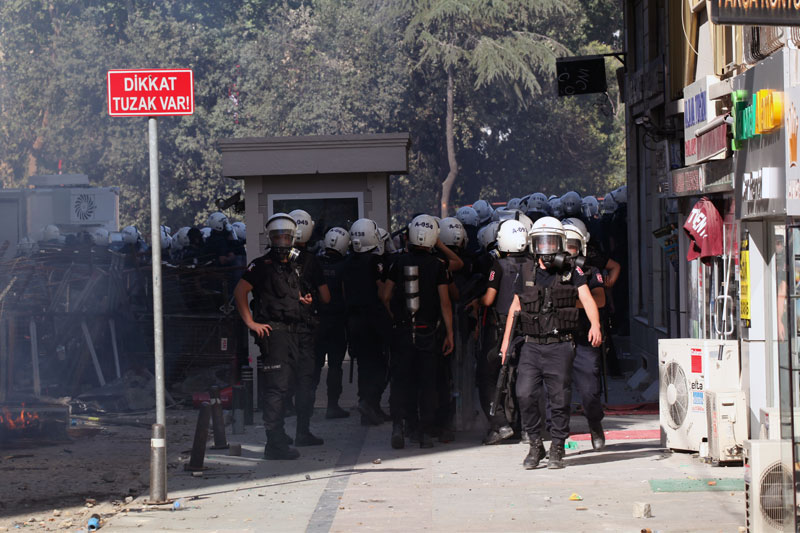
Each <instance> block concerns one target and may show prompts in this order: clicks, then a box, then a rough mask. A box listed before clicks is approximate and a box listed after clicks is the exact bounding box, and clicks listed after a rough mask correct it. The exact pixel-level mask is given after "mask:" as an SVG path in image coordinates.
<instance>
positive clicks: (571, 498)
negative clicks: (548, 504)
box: [569, 492, 583, 502]
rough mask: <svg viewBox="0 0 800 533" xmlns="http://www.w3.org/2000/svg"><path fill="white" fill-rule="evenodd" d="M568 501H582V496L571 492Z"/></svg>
mask: <svg viewBox="0 0 800 533" xmlns="http://www.w3.org/2000/svg"><path fill="white" fill-rule="evenodd" d="M569 501H571V502H582V501H583V496H581V495H580V494H578V493H577V492H573V493H572V494H570V496H569Z"/></svg>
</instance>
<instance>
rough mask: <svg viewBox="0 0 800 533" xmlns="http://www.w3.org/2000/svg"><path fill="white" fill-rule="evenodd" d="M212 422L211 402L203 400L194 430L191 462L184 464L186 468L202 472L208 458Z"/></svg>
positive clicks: (190, 470)
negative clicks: (207, 450) (207, 451)
mask: <svg viewBox="0 0 800 533" xmlns="http://www.w3.org/2000/svg"><path fill="white" fill-rule="evenodd" d="M210 423H211V404H209V403H207V402H203V403H202V404H201V405H200V413H199V414H198V415H197V427H196V428H195V430H194V443H192V455H191V457H190V458H189V464H186V465H183V468H184V470H187V471H189V472H200V471H202V470H203V461H204V460H205V458H206V441H207V440H208V425H209V424H210Z"/></svg>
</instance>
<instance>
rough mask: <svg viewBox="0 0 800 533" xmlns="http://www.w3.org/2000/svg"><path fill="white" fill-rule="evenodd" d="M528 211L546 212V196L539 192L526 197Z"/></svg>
mask: <svg viewBox="0 0 800 533" xmlns="http://www.w3.org/2000/svg"><path fill="white" fill-rule="evenodd" d="M528 212H529V213H530V212H533V213H547V196H545V195H544V193H541V192H536V193H533V194H531V195H530V197H529V198H528Z"/></svg>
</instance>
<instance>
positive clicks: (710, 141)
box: [695, 123, 728, 163]
mask: <svg viewBox="0 0 800 533" xmlns="http://www.w3.org/2000/svg"><path fill="white" fill-rule="evenodd" d="M695 140H696V141H697V162H698V163H699V162H701V161H707V160H709V159H711V158H713V157H715V156H718V155H720V154H723V153H724V152H725V150H726V149H727V147H728V125H727V124H724V123H723V124H721V125H720V126H717V127H716V128H714V129H713V130H711V131H709V132H706V133H704V134H703V135H701V136H699V137H697V138H696V139H695Z"/></svg>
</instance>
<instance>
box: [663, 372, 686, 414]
mask: <svg viewBox="0 0 800 533" xmlns="http://www.w3.org/2000/svg"><path fill="white" fill-rule="evenodd" d="M664 377H665V383H666V390H667V391H668V398H669V396H670V395H671V394H674V395H675V401H674V402H670V401H668V402H667V403H668V404H669V425H670V426H671V427H672V428H673V429H678V428H679V427H681V426H682V425H683V422H684V421H685V420H686V415H687V413H688V412H689V387H688V386H687V381H686V374H685V373H684V371H683V368H681V365H679V364H678V363H675V362H672V363H670V364H668V365H667V369H666V371H665V376H664ZM670 388H672V389H673V390H674V392H673V393H670V392H669V391H670Z"/></svg>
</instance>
